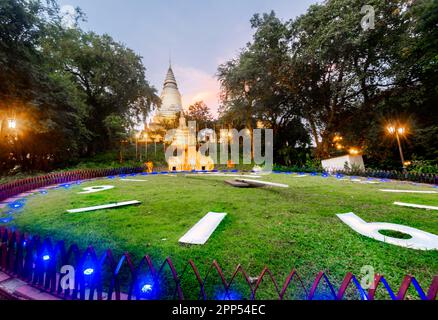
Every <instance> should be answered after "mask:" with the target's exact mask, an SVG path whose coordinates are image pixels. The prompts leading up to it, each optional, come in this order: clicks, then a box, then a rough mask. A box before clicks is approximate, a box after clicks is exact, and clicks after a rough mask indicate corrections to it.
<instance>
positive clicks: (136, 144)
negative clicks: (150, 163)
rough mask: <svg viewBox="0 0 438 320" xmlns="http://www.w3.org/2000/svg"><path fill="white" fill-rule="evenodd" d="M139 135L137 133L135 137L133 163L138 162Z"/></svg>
mask: <svg viewBox="0 0 438 320" xmlns="http://www.w3.org/2000/svg"><path fill="white" fill-rule="evenodd" d="M140 137H141V134H140V133H137V134H136V135H135V161H138V140H139V139H140Z"/></svg>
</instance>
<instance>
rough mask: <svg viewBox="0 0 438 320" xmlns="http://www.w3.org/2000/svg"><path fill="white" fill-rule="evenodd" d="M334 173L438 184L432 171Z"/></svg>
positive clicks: (282, 169)
mask: <svg viewBox="0 0 438 320" xmlns="http://www.w3.org/2000/svg"><path fill="white" fill-rule="evenodd" d="M274 172H277V173H280V172H281V173H285V172H294V173H313V174H314V175H319V174H327V173H326V172H324V171H322V170H321V171H315V170H312V169H305V168H304V169H297V168H295V169H294V168H292V169H288V168H286V167H280V168H276V171H274ZM331 174H332V175H337V174H342V175H346V176H358V177H367V178H379V179H390V180H400V181H411V182H418V183H427V184H435V185H438V175H436V174H432V173H413V172H408V173H403V172H401V171H389V170H372V169H366V170H337V171H335V172H331Z"/></svg>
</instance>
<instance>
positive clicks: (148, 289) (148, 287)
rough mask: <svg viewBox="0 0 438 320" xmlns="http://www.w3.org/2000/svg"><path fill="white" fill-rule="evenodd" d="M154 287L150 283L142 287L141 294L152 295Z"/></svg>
mask: <svg viewBox="0 0 438 320" xmlns="http://www.w3.org/2000/svg"><path fill="white" fill-rule="evenodd" d="M152 288H153V287H152V285H151V284H148V283H146V284H144V285H143V286H142V287H141V292H142V293H145V294H147V293H151V292H152Z"/></svg>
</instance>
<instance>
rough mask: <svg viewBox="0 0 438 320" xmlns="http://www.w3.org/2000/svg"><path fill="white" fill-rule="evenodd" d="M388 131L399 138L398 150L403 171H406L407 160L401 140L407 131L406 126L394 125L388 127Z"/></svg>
mask: <svg viewBox="0 0 438 320" xmlns="http://www.w3.org/2000/svg"><path fill="white" fill-rule="evenodd" d="M388 132H389V134H390V135H395V136H396V138H397V143H398V150H399V151H400V158H401V162H402V165H403V171H404V172H406V162H405V157H404V155H403V149H402V145H401V142H400V136H404V135H405V133H406V128H404V127H395V126H393V125H391V126H389V127H388Z"/></svg>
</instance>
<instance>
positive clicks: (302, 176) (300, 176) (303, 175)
mask: <svg viewBox="0 0 438 320" xmlns="http://www.w3.org/2000/svg"><path fill="white" fill-rule="evenodd" d="M308 176H309V175H307V174H302V175H298V176H293V177H294V178H305V177H308Z"/></svg>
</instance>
